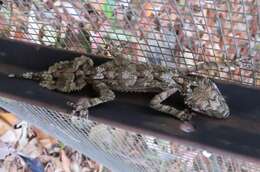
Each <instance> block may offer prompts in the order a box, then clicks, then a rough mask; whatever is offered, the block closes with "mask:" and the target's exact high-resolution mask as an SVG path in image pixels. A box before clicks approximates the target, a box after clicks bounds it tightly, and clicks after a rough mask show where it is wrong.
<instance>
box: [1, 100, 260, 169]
mask: <svg viewBox="0 0 260 172" xmlns="http://www.w3.org/2000/svg"><path fill="white" fill-rule="evenodd" d="M0 106H1V107H3V108H4V109H6V110H8V111H10V112H12V113H14V114H15V115H17V117H19V118H20V119H22V120H26V121H28V122H30V123H31V124H33V125H35V126H36V127H39V128H41V129H43V130H44V131H46V132H47V133H52V135H53V136H56V138H57V139H59V140H60V141H62V142H63V143H65V144H67V145H70V146H72V147H73V148H76V149H78V150H79V151H80V152H82V153H84V154H86V155H88V156H89V157H90V158H92V159H94V160H96V161H98V162H99V163H102V164H104V165H105V166H106V167H108V168H110V169H111V170H112V171H119V172H122V171H124V172H128V171H131V172H132V171H137V172H141V171H145V172H146V171H147V172H177V171H178V172H199V171H210V172H213V171H214V172H218V171H221V172H256V171H260V166H259V165H256V164H253V163H250V162H246V161H241V160H238V159H234V158H231V157H224V156H222V155H216V154H212V153H210V152H207V151H206V150H201V149H196V148H193V147H189V146H187V145H178V144H176V143H174V142H171V141H167V140H163V139H159V138H156V137H153V136H149V135H146V134H142V133H135V132H131V131H126V130H123V129H120V128H115V127H113V126H108V125H105V124H102V123H96V122H94V121H90V120H88V121H75V120H73V119H72V118H71V117H69V115H68V114H62V113H58V112H55V111H50V110H48V109H46V108H43V107H39V106H34V105H30V104H26V103H23V102H19V101H16V100H11V99H7V98H3V97H1V98H0ZM39 121H40V122H39Z"/></svg>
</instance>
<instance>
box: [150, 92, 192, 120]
mask: <svg viewBox="0 0 260 172" xmlns="http://www.w3.org/2000/svg"><path fill="white" fill-rule="evenodd" d="M176 91H177V89H176V88H172V89H169V90H166V91H163V92H161V93H159V94H157V95H155V96H154V97H153V99H152V100H151V101H150V107H151V108H153V109H155V110H158V111H160V112H164V113H168V114H170V115H172V116H174V117H176V118H178V119H180V120H190V119H191V117H192V115H191V114H189V113H188V111H187V110H178V109H176V108H174V107H172V106H169V105H164V104H162V102H163V101H164V100H166V99H167V98H168V97H170V96H171V95H173V94H174V93H175V92H176Z"/></svg>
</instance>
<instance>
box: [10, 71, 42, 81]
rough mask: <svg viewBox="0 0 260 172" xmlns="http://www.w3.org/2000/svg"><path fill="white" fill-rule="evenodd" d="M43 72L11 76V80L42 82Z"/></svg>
mask: <svg viewBox="0 0 260 172" xmlns="http://www.w3.org/2000/svg"><path fill="white" fill-rule="evenodd" d="M42 74H43V73H42V72H25V73H22V74H9V75H8V77H9V78H18V79H28V80H34V81H40V80H42Z"/></svg>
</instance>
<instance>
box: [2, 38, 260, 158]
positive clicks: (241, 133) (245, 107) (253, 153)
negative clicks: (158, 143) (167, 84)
mask: <svg viewBox="0 0 260 172" xmlns="http://www.w3.org/2000/svg"><path fill="white" fill-rule="evenodd" d="M78 55H79V54H78V53H74V52H68V51H63V50H54V49H52V48H47V47H42V46H39V45H33V44H28V43H21V42H16V41H11V40H3V39H0V83H1V84H0V96H4V97H9V98H14V99H16V100H21V101H24V102H27V103H30V104H34V105H39V106H44V107H46V108H50V109H52V110H57V111H62V112H69V111H70V110H71V109H70V108H69V107H68V106H67V105H66V102H67V101H68V100H75V99H76V98H77V97H79V96H83V95H84V94H89V93H88V91H89V90H88V89H87V90H86V91H81V92H78V93H73V94H63V93H59V92H54V91H49V90H47V89H44V88H42V87H40V86H38V84H37V83H36V82H33V81H27V80H18V79H13V78H8V77H7V73H16V72H19V71H39V70H43V69H46V68H47V67H48V66H49V65H50V64H52V63H54V62H56V61H60V60H65V59H72V58H74V57H76V56H78ZM93 58H94V60H95V62H96V63H102V62H104V61H105V60H104V59H102V58H98V57H94V56H93ZM218 86H219V88H220V90H221V92H222V93H223V94H224V95H225V96H226V99H227V102H228V104H229V106H230V109H231V117H230V118H229V119H227V120H217V119H212V118H208V117H205V116H201V115H198V116H195V117H194V118H193V120H192V121H191V123H192V124H193V125H194V126H195V128H196V130H195V131H194V132H191V133H185V132H183V131H181V130H180V128H179V126H180V124H181V122H180V121H178V120H175V119H174V118H172V117H170V116H169V115H164V114H162V113H160V112H157V111H155V110H152V109H150V108H149V107H148V106H147V105H148V102H149V100H150V98H151V97H152V96H153V94H152V93H145V94H144V93H143V94H140V93H138V94H137V93H117V98H116V100H115V101H112V102H109V103H105V104H102V105H100V106H97V107H94V108H92V109H91V110H90V114H91V115H90V118H91V119H93V120H96V121H99V122H104V123H107V124H113V125H116V126H119V127H123V128H126V129H131V130H137V131H139V132H140V131H141V132H145V133H149V134H152V135H155V136H159V137H162V138H166V139H170V140H175V141H180V142H188V143H189V144H193V145H195V146H199V147H203V148H205V147H206V148H208V149H211V150H217V151H221V152H222V153H223V152H225V153H227V152H228V153H230V154H229V155H235V156H240V157H244V158H245V157H246V158H248V159H250V160H254V161H258V162H260V125H259V124H260V116H259V113H260V105H259V102H260V91H259V90H257V89H253V88H245V87H241V86H237V85H229V84H223V83H218ZM169 102H171V103H172V102H173V103H174V104H175V105H176V106H179V107H180V108H181V107H182V105H183V104H182V98H181V97H180V96H178V95H176V96H175V97H174V96H173V97H172V98H171V99H170V100H169Z"/></svg>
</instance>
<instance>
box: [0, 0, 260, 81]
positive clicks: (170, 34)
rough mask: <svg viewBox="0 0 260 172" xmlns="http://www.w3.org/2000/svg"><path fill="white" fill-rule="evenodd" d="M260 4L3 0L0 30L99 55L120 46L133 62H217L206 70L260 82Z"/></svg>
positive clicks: (236, 0)
mask: <svg viewBox="0 0 260 172" xmlns="http://www.w3.org/2000/svg"><path fill="white" fill-rule="evenodd" d="M259 3H260V2H259V1H258V0H227V1H223V0H73V1H70V0H24V1H22V0H6V1H1V9H0V31H1V36H2V37H8V38H11V39H16V40H24V41H29V42H33V43H38V44H42V45H47V46H53V47H56V48H63V49H69V50H75V51H79V52H92V53H94V54H105V55H108V53H107V52H105V51H104V49H106V48H109V46H111V45H112V46H117V47H119V48H120V51H121V52H122V53H123V54H126V55H128V56H130V57H131V58H132V59H133V60H135V61H146V62H151V63H156V64H162V65H169V66H171V67H174V66H175V65H178V66H183V67H187V66H192V65H196V63H197V62H198V61H212V62H216V64H217V65H216V67H215V68H214V69H212V70H210V71H208V72H204V74H206V75H209V76H214V77H216V78H219V79H223V80H228V81H234V82H238V83H241V84H246V85H251V86H259V85H260V75H259V57H260V44H259V43H260V34H259V33H260V31H259V25H260V18H259V14H260V5H259ZM221 64H225V65H221ZM226 64H228V65H226ZM230 64H235V66H233V67H230Z"/></svg>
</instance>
